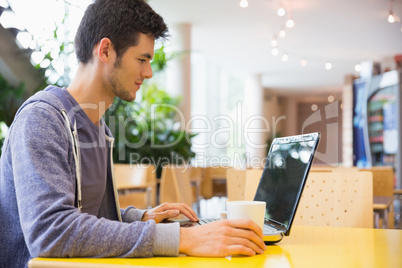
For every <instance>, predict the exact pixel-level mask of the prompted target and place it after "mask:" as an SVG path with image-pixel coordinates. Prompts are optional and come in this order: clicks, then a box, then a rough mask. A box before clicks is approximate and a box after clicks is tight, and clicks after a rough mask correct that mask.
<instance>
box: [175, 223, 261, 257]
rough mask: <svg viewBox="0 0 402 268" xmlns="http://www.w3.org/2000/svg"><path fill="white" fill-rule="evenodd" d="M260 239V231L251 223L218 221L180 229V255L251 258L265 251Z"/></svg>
mask: <svg viewBox="0 0 402 268" xmlns="http://www.w3.org/2000/svg"><path fill="white" fill-rule="evenodd" d="M262 238H263V234H262V230H261V228H260V227H259V226H258V225H257V224H256V223H255V222H253V221H251V220H247V219H239V220H220V221H216V222H212V223H209V224H206V225H201V226H197V227H191V228H180V247H179V251H180V252H181V253H185V254H187V255H191V256H200V257H225V256H229V255H237V254H241V255H248V256H253V255H255V254H256V253H263V252H264V250H266V249H267V247H266V246H265V244H264V241H263V240H262Z"/></svg>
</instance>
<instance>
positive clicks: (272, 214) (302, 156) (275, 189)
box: [254, 133, 319, 229]
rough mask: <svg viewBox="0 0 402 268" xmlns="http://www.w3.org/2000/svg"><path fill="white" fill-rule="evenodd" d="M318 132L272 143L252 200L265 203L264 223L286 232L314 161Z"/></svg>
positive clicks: (276, 140) (279, 139)
mask: <svg viewBox="0 0 402 268" xmlns="http://www.w3.org/2000/svg"><path fill="white" fill-rule="evenodd" d="M318 139H319V134H318V133H313V134H307V135H303V136H293V137H286V138H277V139H275V140H274V141H273V142H272V145H271V148H270V151H269V153H268V157H267V161H266V164H265V168H264V171H263V173H262V177H261V180H260V184H259V186H258V189H257V192H256V195H255V198H254V200H259V201H265V202H266V204H267V205H266V212H265V220H266V221H268V220H273V221H274V223H276V224H279V225H280V226H281V227H282V228H284V229H288V227H289V224H291V222H292V220H293V216H294V214H295V213H296V208H297V205H298V203H299V202H298V201H299V200H300V196H301V192H302V190H303V187H304V184H305V180H306V177H307V175H308V172H309V170H310V166H311V162H312V161H313V156H314V152H315V150H316V147H317V143H318Z"/></svg>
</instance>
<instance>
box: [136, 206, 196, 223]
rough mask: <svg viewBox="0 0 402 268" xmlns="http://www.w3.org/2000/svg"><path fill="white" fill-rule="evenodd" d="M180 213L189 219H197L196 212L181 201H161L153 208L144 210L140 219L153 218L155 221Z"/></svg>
mask: <svg viewBox="0 0 402 268" xmlns="http://www.w3.org/2000/svg"><path fill="white" fill-rule="evenodd" d="M180 213H181V214H183V215H184V216H186V217H187V218H189V219H190V220H191V221H198V220H199V219H198V217H197V214H196V213H195V212H194V210H192V209H191V208H190V207H189V206H188V205H186V204H182V203H163V204H162V205H159V206H157V207H155V208H153V209H150V210H148V211H147V212H145V214H144V216H143V217H142V221H147V220H151V219H152V220H155V222H156V223H159V222H161V221H163V220H164V219H168V218H174V217H177V216H179V215H180Z"/></svg>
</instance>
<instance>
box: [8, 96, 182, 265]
mask: <svg viewBox="0 0 402 268" xmlns="http://www.w3.org/2000/svg"><path fill="white" fill-rule="evenodd" d="M52 109H53V108H49V106H48V105H47V104H35V105H31V106H30V107H26V108H24V110H23V111H22V112H21V113H20V114H19V116H18V119H17V122H15V124H14V126H13V127H12V130H11V132H10V140H9V143H10V148H9V149H10V150H11V155H12V166H13V167H12V168H13V177H14V183H15V191H16V197H17V202H18V210H19V211H18V213H19V216H20V224H21V227H22V231H23V234H24V237H25V241H26V244H27V247H28V250H29V251H30V254H31V256H33V257H36V256H41V257H89V256H91V257H112V256H120V257H151V256H152V255H153V247H154V242H155V239H154V234H155V233H156V230H155V229H156V224H155V222H154V221H147V222H133V223H130V224H128V223H121V222H117V221H111V220H107V219H104V218H102V219H98V218H97V217H95V216H92V215H89V214H86V213H81V212H80V211H79V210H78V209H77V208H76V207H74V201H75V175H74V174H75V172H74V168H75V167H74V166H72V164H71V163H72V160H71V159H72V155H71V149H69V148H71V144H70V142H69V139H68V136H67V132H66V128H65V126H64V121H63V118H62V117H61V115H60V114H59V113H58V111H55V110H53V111H52ZM16 224H18V223H16ZM159 229H161V230H162V229H163V230H165V231H166V233H170V234H173V233H176V234H177V237H178V236H179V228H178V226H177V224H176V225H165V226H163V227H162V226H161V227H160V228H159ZM165 231H163V232H164V233H165ZM176 247H177V248H174V247H173V248H171V252H172V251H176V252H175V253H174V254H171V255H177V253H178V244H177V245H176Z"/></svg>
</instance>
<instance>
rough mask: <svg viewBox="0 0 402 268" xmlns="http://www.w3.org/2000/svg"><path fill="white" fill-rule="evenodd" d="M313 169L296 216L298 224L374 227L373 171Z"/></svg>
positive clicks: (295, 221)
mask: <svg viewBox="0 0 402 268" xmlns="http://www.w3.org/2000/svg"><path fill="white" fill-rule="evenodd" d="M343 175H344V174H343V173H342V172H311V173H310V174H309V176H308V178H307V182H306V185H305V187H304V190H303V193H302V197H301V200H300V203H299V206H298V208H297V212H296V215H295V219H294V224H295V225H312V226H331V227H360V228H372V227H373V179H372V174H371V173H370V172H353V176H347V177H344V176H343Z"/></svg>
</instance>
